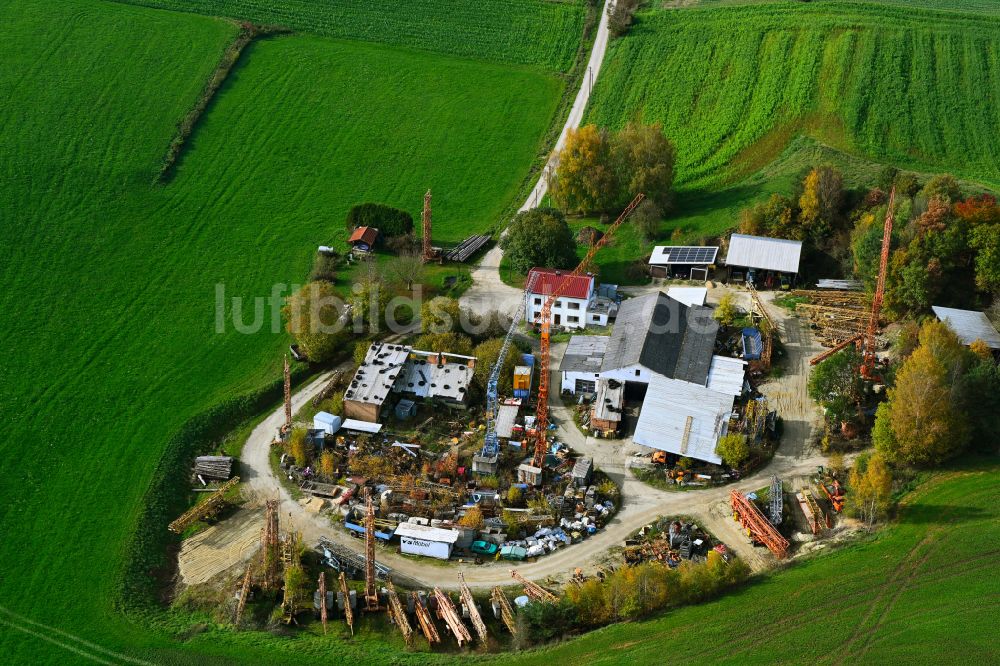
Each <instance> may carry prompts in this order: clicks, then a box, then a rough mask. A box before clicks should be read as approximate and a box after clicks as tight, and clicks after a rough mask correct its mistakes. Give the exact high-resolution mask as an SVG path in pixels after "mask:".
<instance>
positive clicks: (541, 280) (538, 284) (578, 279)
mask: <svg viewBox="0 0 1000 666" xmlns="http://www.w3.org/2000/svg"><path fill="white" fill-rule="evenodd" d="M569 273H570V271H556V270H552V269H551V268H532V269H531V270H530V271H528V277H527V281H526V283H527V284H529V285H532V287H531V293H532V294H543V295H548V294H552V293H554V292H555V290H556V289H558V288H559V287H560V286H561V285H562V283H563V282H568V284H567V285H566V289H565V291H563V293H562V294H560V296H563V297H565V298H582V299H586V298H588V297H589V296H590V290H591V288H592V287H593V284H594V278H593V276H591V275H574V276H572V277H571V276H570V275H569ZM533 279H534V281H532V280H533Z"/></svg>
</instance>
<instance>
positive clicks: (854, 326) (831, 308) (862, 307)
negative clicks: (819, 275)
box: [792, 289, 869, 347]
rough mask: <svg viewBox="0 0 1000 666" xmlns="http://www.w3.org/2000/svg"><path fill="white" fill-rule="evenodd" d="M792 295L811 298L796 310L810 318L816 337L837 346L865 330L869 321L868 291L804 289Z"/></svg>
mask: <svg viewBox="0 0 1000 666" xmlns="http://www.w3.org/2000/svg"><path fill="white" fill-rule="evenodd" d="M792 296H796V297H800V298H807V299H809V300H808V302H805V303H799V304H797V305H796V306H795V312H796V313H797V314H798V315H800V316H803V317H805V318H806V319H808V320H809V323H810V324H811V325H812V328H813V329H814V331H815V334H816V338H817V339H818V340H819V342H820V343H821V344H823V345H824V346H826V347H835V346H837V345H838V344H840V343H841V342H844V341H845V340H850V339H851V338H853V337H855V336H856V335H858V333H860V332H861V331H863V330H864V327H865V326H866V324H867V323H868V316H869V315H868V301H867V297H866V296H865V294H864V293H861V292H857V291H847V290H834V289H831V290H825V291H818V290H804V289H799V290H796V291H793V292H792Z"/></svg>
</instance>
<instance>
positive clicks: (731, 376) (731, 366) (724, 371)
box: [707, 356, 746, 396]
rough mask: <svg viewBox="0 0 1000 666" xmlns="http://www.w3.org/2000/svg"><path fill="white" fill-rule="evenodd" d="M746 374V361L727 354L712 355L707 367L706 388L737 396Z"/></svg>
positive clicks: (741, 389) (740, 391) (741, 391)
mask: <svg viewBox="0 0 1000 666" xmlns="http://www.w3.org/2000/svg"><path fill="white" fill-rule="evenodd" d="M745 375H746V361H742V360H740V359H738V358H730V357H728V356H713V357H712V365H711V367H709V369H708V383H707V386H708V388H710V389H712V390H713V391H718V392H719V393H725V394H726V395H734V396H738V395H739V394H741V393H743V379H744V376H745Z"/></svg>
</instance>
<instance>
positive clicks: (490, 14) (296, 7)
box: [122, 0, 584, 71]
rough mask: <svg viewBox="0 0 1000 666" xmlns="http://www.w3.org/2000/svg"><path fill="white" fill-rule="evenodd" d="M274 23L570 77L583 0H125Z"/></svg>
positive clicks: (580, 25) (582, 17)
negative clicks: (534, 67) (536, 67)
mask: <svg viewBox="0 0 1000 666" xmlns="http://www.w3.org/2000/svg"><path fill="white" fill-rule="evenodd" d="M122 1H124V2H130V3H133V4H139V5H148V6H150V7H161V8H166V9H176V10H181V11H192V12H198V13H202V14H208V15H212V16H231V17H234V18H239V19H245V20H250V21H255V22H258V23H270V24H277V25H282V26H286V27H289V28H294V29H296V30H304V31H307V32H315V33H318V34H322V35H327V36H331V37H343V38H347V39H360V40H364V41H372V42H383V43H389V44H394V45H403V46H410V47H414V48H419V49H425V50H429V51H436V52H439V53H447V54H451V55H459V56H465V57H470V58H477V59H488V60H496V61H499V62H507V63H517V64H524V65H540V66H542V67H544V68H545V69H548V70H555V71H565V70H567V69H569V67H570V65H571V64H572V62H573V57H574V56H575V54H576V51H577V47H578V45H579V35H580V32H581V30H582V28H583V19H584V8H583V2H582V0H365V1H364V2H356V1H354V0H122Z"/></svg>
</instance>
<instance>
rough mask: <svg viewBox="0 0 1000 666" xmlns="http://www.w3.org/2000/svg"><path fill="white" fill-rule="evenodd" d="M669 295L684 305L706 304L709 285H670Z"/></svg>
mask: <svg viewBox="0 0 1000 666" xmlns="http://www.w3.org/2000/svg"><path fill="white" fill-rule="evenodd" d="M667 296H669V297H670V298H672V299H674V300H675V301H679V302H681V303H683V304H684V305H704V304H705V299H706V298H708V287H668V288H667Z"/></svg>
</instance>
